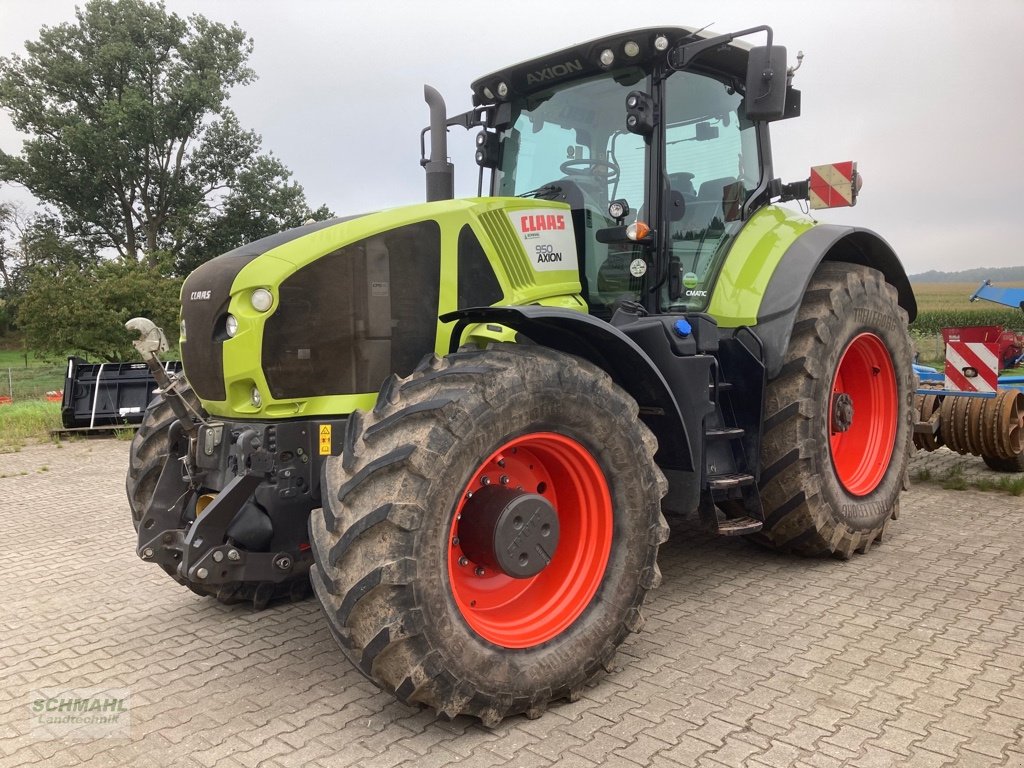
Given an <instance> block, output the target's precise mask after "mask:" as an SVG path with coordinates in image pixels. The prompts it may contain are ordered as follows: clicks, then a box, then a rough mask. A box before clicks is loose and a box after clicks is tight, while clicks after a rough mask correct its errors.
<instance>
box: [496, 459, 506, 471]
mask: <svg viewBox="0 0 1024 768" xmlns="http://www.w3.org/2000/svg"><path fill="white" fill-rule="evenodd" d="M498 466H499V467H501V468H502V469H504V468H505V460H504V459H498Z"/></svg>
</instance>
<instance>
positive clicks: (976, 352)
mask: <svg viewBox="0 0 1024 768" xmlns="http://www.w3.org/2000/svg"><path fill="white" fill-rule="evenodd" d="M998 385H999V345H998V344H989V343H985V342H975V341H951V342H949V343H948V344H947V345H946V389H955V390H958V391H960V392H995V391H996V387H997V386H998Z"/></svg>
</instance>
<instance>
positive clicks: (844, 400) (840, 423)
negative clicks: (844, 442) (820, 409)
mask: <svg viewBox="0 0 1024 768" xmlns="http://www.w3.org/2000/svg"><path fill="white" fill-rule="evenodd" d="M852 424H853V398H852V397H850V396H849V395H848V394H846V393H845V392H840V393H839V394H837V395H836V396H835V397H834V398H833V399H832V431H833V432H845V431H846V430H848V429H849V428H850V426H851V425H852Z"/></svg>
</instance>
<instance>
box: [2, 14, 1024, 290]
mask: <svg viewBox="0 0 1024 768" xmlns="http://www.w3.org/2000/svg"><path fill="white" fill-rule="evenodd" d="M75 5H76V3H75V2H74V1H73V0H0V56H6V55H10V54H12V53H22V52H23V51H24V48H23V45H24V41H25V40H27V39H35V38H36V37H37V34H38V31H39V28H40V27H41V26H42V25H55V24H59V23H62V22H67V21H73V19H74V8H75ZM166 6H167V8H168V9H169V10H170V11H173V12H175V13H178V14H179V15H183V16H187V15H189V14H192V13H201V14H203V15H205V16H207V17H208V18H210V19H212V20H216V21H221V22H226V23H230V22H232V21H235V22H238V24H239V25H240V26H241V27H242V29H244V30H245V31H246V32H247V33H248V34H249V35H250V36H251V37H252V38H253V41H254V44H255V50H254V52H253V55H252V58H251V60H250V64H251V66H252V67H253V68H254V69H255V71H256V73H257V75H258V76H259V79H258V80H257V81H256V82H255V83H253V84H251V85H249V86H245V87H244V88H240V89H237V90H236V91H235V92H234V93H233V95H232V98H231V107H232V108H233V109H234V110H235V112H236V113H237V114H238V116H239V118H240V120H241V122H242V125H243V126H245V127H246V128H250V129H253V130H255V131H257V132H258V133H259V134H261V135H262V137H263V147H264V150H269V151H272V152H273V153H274V154H275V155H277V156H278V157H280V158H281V159H282V160H283V161H284V163H285V164H286V165H287V166H288V167H289V168H290V169H291V170H292V171H293V172H294V174H295V176H294V178H295V179H296V180H297V181H298V182H299V183H301V184H302V185H303V186H304V188H305V191H306V196H307V199H308V200H309V202H310V204H311V206H312V207H314V208H315V207H316V206H318V205H320V204H321V203H326V204H327V205H328V206H329V207H330V208H331V209H332V210H334V211H335V213H337V214H339V215H345V214H353V213H360V212H365V211H372V210H379V209H381V208H387V207H393V206H396V205H402V204H407V203H415V202H420V201H422V200H423V199H424V186H425V182H424V173H423V170H422V169H421V168H420V166H419V162H418V161H419V133H420V130H421V129H422V128H423V127H424V126H425V125H426V124H427V119H428V114H427V107H426V105H425V103H424V102H423V85H424V83H429V84H431V85H433V86H434V87H435V88H437V89H438V90H440V92H441V93H442V95H443V96H444V97H445V99H446V101H447V103H448V111H449V113H450V114H455V113H457V112H462V111H464V110H466V109H468V108H469V106H470V91H469V83H470V82H471V81H472V80H473V79H475V78H476V77H478V76H480V75H483V74H486V73H488V72H492V71H494V70H496V69H500V68H502V67H504V66H506V65H509V64H513V63H516V62H519V61H523V60H525V59H529V58H533V57H534V56H538V55H541V54H544V53H546V52H550V51H554V50H557V49H559V48H563V47H566V46H569V45H572V44H574V43H578V42H582V41H584V40H588V39H591V38H595V37H600V36H602V35H605V34H610V33H613V32H617V31H621V30H626V29H633V28H638V27H646V26H657V25H664V26H693V27H704V26H708V25H709V26H710V28H711V29H712V30H714V31H717V32H729V31H734V30H738V29H742V28H746V27H751V26H756V25H759V24H769V25H771V26H772V27H773V29H774V31H775V42H776V44H780V45H784V46H786V47H787V48H788V52H789V58H790V63H793V61H794V59H795V56H796V52H797V51H798V50H802V51H803V52H804V53H805V59H804V63H803V66H802V67H801V69H800V71H799V72H798V73H797V75H796V78H795V80H794V86H795V87H797V88H799V89H800V90H801V91H802V93H803V114H802V116H801V117H799V118H797V119H794V120H788V121H784V122H780V123H775V124H774V125H773V128H772V145H773V146H772V148H773V155H774V161H775V168H776V175H777V176H779V177H781V178H782V180H783V181H785V182H789V181H796V180H800V179H806V178H807V176H808V174H809V168H810V166H812V165H819V164H824V163H830V162H839V161H843V160H855V161H857V164H858V170H859V172H860V173H861V175H862V177H863V179H864V188H863V190H862V191H861V195H860V198H859V200H858V203H857V205H856V207H855V208H852V209H848V210H829V211H820V212H816V216H817V218H819V219H820V220H822V221H828V222H833V223H838V224H850V225H856V226H861V227H866V228H868V229H872V230H874V231H875V232H877V233H879V234H880V235H881V236H882V237H884V238H885V239H886V240H887V241H888V242H889V243H890V244H891V245H892V246H893V247H894V249H895V250H896V253H897V254H898V255H899V256H900V258H901V259H902V260H903V263H904V266H905V268H906V270H907V272H908V273H911V274H914V273H919V272H924V271H927V270H929V269H938V270H944V271H955V270H960V269H969V268H973V267H1000V266H1014V265H1024V246H1022V245H1021V244H1020V242H1019V239H1018V230H1019V227H1020V221H1021V216H1020V213H1019V212H1018V210H1017V209H1018V204H1017V200H1018V199H1020V198H1021V188H1020V185H1021V184H1022V183H1024V149H1022V147H1021V146H1020V144H1021V138H1022V135H1021V128H1020V126H1021V123H1022V120H1021V118H1022V117H1024V109H1022V101H1021V97H1022V94H1024V54H1022V51H1021V42H1022V40H1021V35H1022V33H1024V0H990V1H986V2H975V3H964V2H962V1H960V2H955V1H952V0H886V1H885V2H878V1H877V0H827V1H826V0H814V1H804V0H775V2H771V3H766V2H750V1H744V2H740V1H738V0H731V1H729V0H715V1H714V2H706V1H705V0H688V1H687V2H673V0H628V1H626V2H623V0H612V1H609V0H515V2H456V0H425V1H424V2H412V1H409V2H398V1H396V0H376V2H366V1H365V0H359V2H352V1H350V0H333V1H331V0H289V1H288V2H284V0H166ZM753 40H754V42H755V44H757V43H759V42H760V41H759V40H758V39H756V38H753ZM472 138H473V135H472V133H467V132H464V131H462V130H461V129H453V131H452V132H451V136H450V139H449V153H450V155H451V157H452V160H453V162H454V163H455V169H456V171H455V173H456V194H457V195H463V196H464V195H473V194H475V192H476V179H477V174H476V170H477V168H476V165H475V163H474V162H473V159H472ZM21 140H22V137H20V136H19V135H18V134H17V132H16V131H14V129H13V127H12V126H11V124H10V122H9V120H8V119H7V117H6V115H5V114H2V110H0V148H2V149H3V150H5V151H7V152H17V151H18V150H19V148H20V145H21ZM30 200H31V197H30V196H29V195H28V194H27V192H26V191H25V190H24V189H21V188H15V187H12V186H11V185H3V184H0V201H20V202H23V203H28V202H29V201H30Z"/></svg>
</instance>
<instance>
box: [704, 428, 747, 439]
mask: <svg viewBox="0 0 1024 768" xmlns="http://www.w3.org/2000/svg"><path fill="white" fill-rule="evenodd" d="M746 433H747V431H746V430H745V429H744V428H743V427H715V428H712V429H709V430H708V431H707V436H708V439H709V440H716V439H717V440H732V439H733V438H736V437H743V435H745V434H746Z"/></svg>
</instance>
